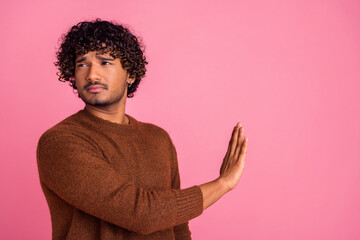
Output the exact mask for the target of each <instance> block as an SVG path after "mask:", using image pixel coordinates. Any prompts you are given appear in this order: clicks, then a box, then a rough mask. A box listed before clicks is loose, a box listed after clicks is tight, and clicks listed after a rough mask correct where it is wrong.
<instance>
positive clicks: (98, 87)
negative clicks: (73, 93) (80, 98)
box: [86, 85, 105, 93]
mask: <svg viewBox="0 0 360 240" xmlns="http://www.w3.org/2000/svg"><path fill="white" fill-rule="evenodd" d="M103 89H105V87H104V86H102V85H91V86H89V87H87V88H86V90H88V91H89V92H91V93H97V92H100V91H101V90H103Z"/></svg>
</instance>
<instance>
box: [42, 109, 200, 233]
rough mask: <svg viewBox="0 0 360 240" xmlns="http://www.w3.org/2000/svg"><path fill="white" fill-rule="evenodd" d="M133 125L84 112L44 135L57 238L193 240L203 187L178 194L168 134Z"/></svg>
mask: <svg viewBox="0 0 360 240" xmlns="http://www.w3.org/2000/svg"><path fill="white" fill-rule="evenodd" d="M126 116H127V117H128V118H129V120H130V123H129V124H116V123H112V122H110V121H107V120H104V119H101V118H98V117H96V116H94V115H92V114H91V113H89V112H88V111H87V110H86V109H83V110H81V111H79V112H77V113H75V114H74V115H72V116H70V117H68V118H66V119H65V120H63V121H62V122H60V123H58V124H57V125H55V126H54V127H52V128H50V129H49V130H48V131H46V132H45V133H44V134H43V135H42V136H41V138H40V140H39V143H38V148H37V163H38V170H39V176H40V184H41V187H42V189H43V192H44V195H45V197H46V200H47V203H48V205H49V209H50V214H51V222H52V238H53V239H94V240H95V239H101V240H109V239H191V237H190V231H189V228H188V221H189V220H190V219H192V218H194V217H197V216H199V215H200V214H201V213H202V210H203V209H202V204H203V196H202V193H201V190H200V188H199V186H193V187H190V188H186V189H182V190H180V178H179V171H178V163H177V157H176V150H175V148H174V146H173V144H172V141H171V139H170V137H169V135H168V134H167V132H166V131H165V130H163V129H161V128H159V127H157V126H155V125H153V124H149V123H143V122H140V121H137V120H136V119H134V118H133V117H131V116H129V115H126Z"/></svg>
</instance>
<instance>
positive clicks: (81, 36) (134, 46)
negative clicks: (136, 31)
mask: <svg viewBox="0 0 360 240" xmlns="http://www.w3.org/2000/svg"><path fill="white" fill-rule="evenodd" d="M61 41H62V43H61V45H60V47H59V49H58V51H57V52H56V56H57V61H56V62H55V63H54V64H55V66H56V67H58V69H59V72H58V73H57V75H58V77H59V81H61V82H69V85H70V86H71V87H73V89H74V90H76V89H77V88H76V86H75V58H76V55H84V54H86V53H87V52H89V51H98V52H100V53H102V54H103V53H108V52H109V53H110V55H111V56H112V57H113V58H119V59H120V62H121V65H122V67H123V68H124V69H126V70H127V71H128V73H129V77H130V78H135V81H134V82H133V84H131V86H128V92H127V97H128V98H131V97H133V96H134V92H135V91H136V89H137V87H138V85H139V83H140V81H141V79H142V78H143V77H144V76H145V73H146V64H148V63H147V61H146V57H145V55H144V52H143V51H144V48H143V46H142V44H141V42H140V40H138V38H137V37H136V36H135V35H133V34H132V33H131V32H130V30H129V29H127V28H126V27H124V26H123V25H119V24H115V23H113V22H108V21H103V20H101V19H99V18H97V19H95V20H94V21H91V22H87V21H84V22H79V23H78V24H77V25H75V26H73V27H72V28H71V29H70V31H69V32H68V33H67V34H66V35H63V36H62V38H61Z"/></svg>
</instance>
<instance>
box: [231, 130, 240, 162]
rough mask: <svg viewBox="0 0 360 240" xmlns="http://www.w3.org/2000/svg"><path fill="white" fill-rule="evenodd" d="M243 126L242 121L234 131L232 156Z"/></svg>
mask: <svg viewBox="0 0 360 240" xmlns="http://www.w3.org/2000/svg"><path fill="white" fill-rule="evenodd" d="M240 127H241V123H238V124H237V125H236V126H235V128H234V131H233V134H232V137H231V148H230V157H231V156H233V155H234V152H235V149H236V145H237V142H238V136H239V128H240Z"/></svg>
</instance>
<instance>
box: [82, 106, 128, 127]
mask: <svg viewBox="0 0 360 240" xmlns="http://www.w3.org/2000/svg"><path fill="white" fill-rule="evenodd" d="M85 108H86V110H87V111H88V112H90V113H91V114H93V115H95V116H96V117H99V118H102V119H104V120H107V121H110V122H113V123H118V124H129V119H128V118H127V117H126V115H125V104H120V105H118V106H114V105H109V106H93V105H89V104H86V105H85Z"/></svg>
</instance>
